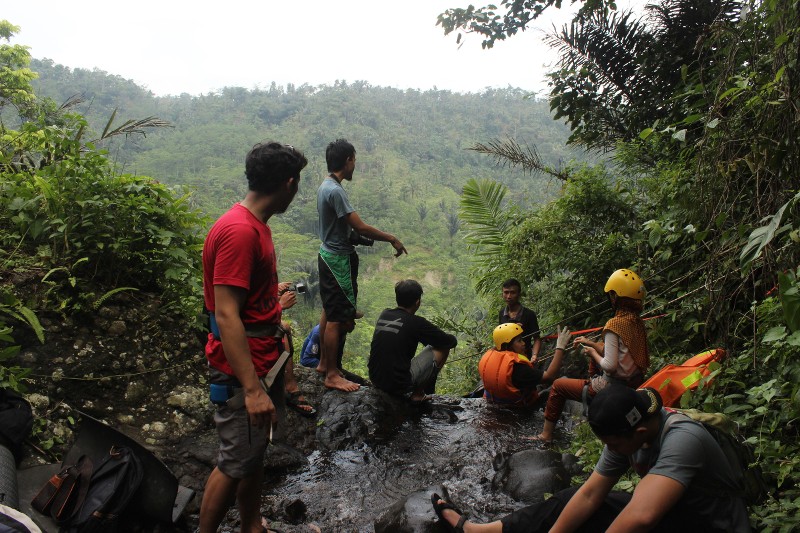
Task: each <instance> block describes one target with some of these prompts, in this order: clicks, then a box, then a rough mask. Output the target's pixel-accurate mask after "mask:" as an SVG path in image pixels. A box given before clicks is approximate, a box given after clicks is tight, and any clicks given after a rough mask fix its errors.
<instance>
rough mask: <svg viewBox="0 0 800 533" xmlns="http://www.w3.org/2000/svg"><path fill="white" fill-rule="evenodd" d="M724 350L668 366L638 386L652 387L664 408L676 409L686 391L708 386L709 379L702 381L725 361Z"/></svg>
mask: <svg viewBox="0 0 800 533" xmlns="http://www.w3.org/2000/svg"><path fill="white" fill-rule="evenodd" d="M726 355H727V354H726V353H725V350H724V349H722V348H714V349H713V350H708V351H705V352H702V353H699V354H697V355H695V356H694V357H691V358H689V359H687V360H686V361H684V362H683V363H681V364H680V365H673V364H669V365H666V366H664V368H662V369H661V370H659V371H658V372H656V373H655V374H653V377H651V378H650V379H648V380H647V381H645V382H644V383H642V384H641V385H640V387H641V388H644V387H653V388H654V389H656V390H657V391H658V393H659V394H660V395H661V399H662V401H663V402H664V407H678V406H679V405H680V403H681V396H683V393H685V392H686V391H687V390H694V389H696V388H697V387H698V386H700V384H704V386H708V385H709V384H710V382H711V380H710V379H707V380H705V381H704V380H703V378H704V377H706V376H709V375H710V374H711V372H713V371H714V370H715V369H717V368H719V363H720V362H721V361H722V360H723V359H725V356H726Z"/></svg>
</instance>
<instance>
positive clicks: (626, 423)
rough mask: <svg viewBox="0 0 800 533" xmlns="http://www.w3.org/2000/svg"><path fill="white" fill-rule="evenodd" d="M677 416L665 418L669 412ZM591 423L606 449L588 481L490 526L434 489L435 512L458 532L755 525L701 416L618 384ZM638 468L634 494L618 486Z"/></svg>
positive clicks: (603, 394) (595, 406) (743, 531)
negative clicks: (689, 414) (683, 412)
mask: <svg viewBox="0 0 800 533" xmlns="http://www.w3.org/2000/svg"><path fill="white" fill-rule="evenodd" d="M669 416H676V417H679V418H677V419H676V420H672V421H670V423H669V424H665V423H666V421H667V417H669ZM589 425H590V426H591V428H592V431H593V432H594V434H595V435H596V436H597V437H598V438H599V439H600V440H601V441H602V442H603V444H604V445H605V447H604V448H603V452H602V454H601V455H600V460H599V461H598V462H597V465H596V466H595V468H594V472H592V474H591V475H590V476H589V479H588V480H587V481H586V482H585V483H584V484H583V485H581V486H580V487H578V488H572V489H567V490H566V491H561V492H559V493H557V494H555V495H554V496H553V497H552V498H550V499H549V500H547V501H545V502H541V503H537V504H534V505H530V506H528V507H524V508H522V509H520V510H518V511H515V512H513V513H511V514H510V515H508V516H505V517H503V518H502V519H500V520H498V521H496V522H492V523H489V524H476V523H473V522H470V521H468V520H465V519H464V516H463V513H460V512H459V511H458V509H455V508H454V507H453V505H452V504H450V503H448V502H446V501H445V500H443V499H441V498H439V497H438V495H436V494H434V495H433V496H432V498H431V501H432V502H433V506H434V510H435V511H436V513H437V515H439V517H440V518H441V519H442V520H443V521H444V522H446V523H447V525H449V526H450V528H451V530H452V531H466V532H468V533H469V532H473V531H477V532H498V533H499V532H501V531H502V532H504V533H508V532H538V531H550V532H564V531H581V532H593V531H598V532H599V531H612V532H625V533H628V532H633V531H661V532H665V533H666V532H675V531H680V532H681V533H689V532H694V531H697V532H704V533H712V532H718V531H725V532H735V533H747V532H750V531H751V528H750V523H749V520H748V517H747V508H746V506H745V504H744V501H743V499H742V498H741V494H742V490H743V486H742V479H741V477H739V478H737V477H736V476H735V474H734V472H733V470H732V469H731V467H730V464H729V463H728V460H727V459H726V458H725V455H724V453H723V451H722V450H721V449H720V447H719V444H717V441H716V440H715V439H714V437H713V436H712V435H711V434H709V433H708V431H707V430H706V429H705V428H704V427H703V426H702V425H701V424H700V423H698V422H695V421H693V420H691V419H690V418H688V417H685V416H683V415H679V414H673V413H671V412H669V411H667V410H665V409H664V408H663V407H662V405H661V398H660V396H659V395H658V392H657V391H656V390H654V389H650V388H647V389H639V390H634V389H631V388H629V387H626V386H624V385H618V384H614V385H611V386H609V387H606V388H605V389H603V390H601V391H600V392H598V393H597V396H595V398H594V400H593V401H592V403H591V404H590V405H589ZM631 468H632V469H634V470H635V471H636V472H637V473H638V474H639V476H641V480H640V481H639V484H638V485H637V486H636V490H634V492H633V494H628V493H624V492H618V491H613V492H612V490H611V489H612V488H613V487H614V485H615V484H616V483H617V481H619V479H620V477H622V475H623V474H625V473H626V472H627V471H628V470H629V469H631Z"/></svg>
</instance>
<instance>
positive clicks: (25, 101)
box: [0, 20, 36, 111]
mask: <svg viewBox="0 0 800 533" xmlns="http://www.w3.org/2000/svg"><path fill="white" fill-rule="evenodd" d="M17 32H19V26H14V25H12V24H11V23H10V22H8V21H7V20H0V40H5V41H10V40H11V37H13V36H14V34H16V33H17ZM30 60H31V56H30V53H29V52H28V47H27V46H21V45H18V44H17V45H10V44H1V45H0V111H2V109H3V107H4V106H5V105H6V104H9V103H10V104H12V105H14V106H16V107H17V108H18V109H20V111H23V110H24V109H25V108H26V107H27V106H28V105H29V104H31V103H32V102H33V100H34V98H35V97H34V94H33V88H32V87H31V81H32V80H34V79H35V78H36V73H34V72H33V71H32V70H31V69H30V68H28V66H29V65H30Z"/></svg>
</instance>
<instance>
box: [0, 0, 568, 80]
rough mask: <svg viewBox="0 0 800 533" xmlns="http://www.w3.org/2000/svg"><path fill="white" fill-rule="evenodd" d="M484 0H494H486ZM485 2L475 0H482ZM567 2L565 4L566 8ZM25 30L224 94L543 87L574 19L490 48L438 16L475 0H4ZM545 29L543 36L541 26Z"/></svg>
mask: <svg viewBox="0 0 800 533" xmlns="http://www.w3.org/2000/svg"><path fill="white" fill-rule="evenodd" d="M487 2H488V0H487ZM487 2H482V1H481V0H477V1H476V0H473V3H475V4H476V5H485V3H487ZM564 4H565V5H567V4H569V2H564ZM0 5H2V10H0V18H2V19H6V20H8V21H9V22H11V23H12V24H14V25H17V26H20V27H21V31H20V32H19V33H18V34H17V35H16V36H15V37H14V38H13V40H12V43H13V44H23V45H27V46H29V47H30V52H31V55H32V56H33V57H35V58H39V59H44V58H48V59H52V60H53V61H55V62H56V63H60V64H63V65H65V66H68V67H71V68H88V69H92V68H98V69H101V70H104V71H106V72H109V73H111V74H117V75H120V76H122V77H123V78H126V79H132V80H133V81H135V82H136V83H137V84H139V85H142V86H145V87H147V88H148V89H150V90H152V91H153V92H155V93H156V94H157V95H167V94H180V93H189V94H193V95H197V94H202V93H208V92H211V91H214V90H217V89H221V88H222V87H226V86H228V87H231V86H236V87H245V88H248V89H252V88H255V87H269V85H270V83H272V82H273V81H274V82H276V83H277V84H279V85H285V84H287V83H293V84H295V85H302V84H303V83H308V84H311V85H321V84H328V85H331V84H333V83H334V82H335V81H336V80H345V81H347V82H354V81H357V80H365V81H367V82H369V83H370V84H372V85H380V86H389V87H396V88H400V89H407V88H413V89H422V90H425V89H430V88H433V87H437V88H439V89H447V90H452V91H459V92H478V91H481V90H483V89H484V88H486V87H499V88H505V87H508V86H512V87H519V88H522V89H525V90H530V91H539V92H540V93H544V92H545V88H546V85H545V82H544V74H545V72H546V71H547V66H548V65H550V64H552V63H553V61H554V58H555V55H554V54H553V53H552V52H550V51H549V49H548V47H547V46H546V45H545V44H544V43H543V42H542V37H543V33H542V31H541V30H543V29H548V30H549V29H550V28H552V24H553V23H554V22H555V23H556V24H557V25H558V26H559V27H560V25H561V24H562V23H563V22H565V21H566V20H568V18H569V14H568V13H567V12H566V11H565V10H561V11H559V10H556V9H553V10H548V11H552V13H548V17H547V19H546V20H544V21H542V22H537V24H536V25H535V27H534V28H533V29H530V30H528V31H526V32H525V33H522V34H518V35H516V36H515V37H513V38H511V39H509V40H507V41H504V42H498V43H497V44H496V45H495V47H494V48H493V49H491V50H484V49H482V48H481V45H480V38H479V37H478V36H475V35H468V36H466V40H465V41H462V42H463V44H462V46H461V47H459V46H458V45H457V44H456V40H455V34H451V35H449V36H447V37H445V36H444V33H443V31H442V29H441V27H439V26H436V17H437V15H438V14H439V13H441V12H443V11H444V10H446V9H447V8H450V7H466V6H467V5H469V0H401V1H397V2H386V1H381V0H336V1H331V0H284V1H280V2H279V1H275V0H261V1H258V0H227V1H214V2H210V1H208V0H195V1H192V2H187V1H183V0H157V1H156V0H138V1H125V2H122V1H119V0H81V1H79V2H67V1H65V0H25V1H19V0H14V1H11V0H3V1H2V2H0ZM536 28H539V29H536Z"/></svg>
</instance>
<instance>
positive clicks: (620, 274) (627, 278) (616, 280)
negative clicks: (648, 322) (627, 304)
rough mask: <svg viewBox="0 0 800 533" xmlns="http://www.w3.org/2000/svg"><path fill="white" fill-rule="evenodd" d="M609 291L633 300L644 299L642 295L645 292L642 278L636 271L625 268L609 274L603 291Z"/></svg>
mask: <svg viewBox="0 0 800 533" xmlns="http://www.w3.org/2000/svg"><path fill="white" fill-rule="evenodd" d="M611 291H614V293H615V294H616V295H617V296H621V297H624V298H633V299H634V300H644V295H645V293H646V292H647V291H645V288H644V281H642V278H640V277H639V275H638V274H637V273H636V272H634V271H633V270H628V269H627V268H620V269H619V270H615V271H614V273H613V274H611V276H609V278H608V281H607V282H606V288H605V292H607V293H608V292H611Z"/></svg>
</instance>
